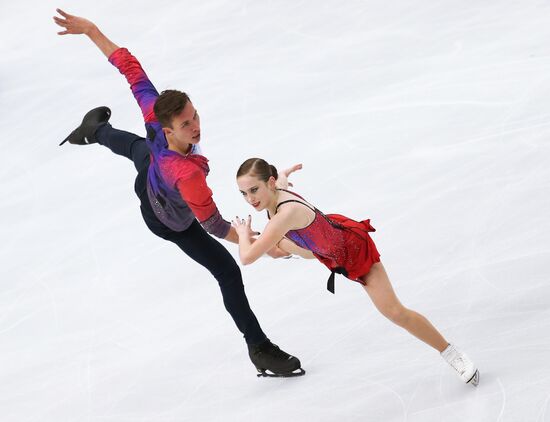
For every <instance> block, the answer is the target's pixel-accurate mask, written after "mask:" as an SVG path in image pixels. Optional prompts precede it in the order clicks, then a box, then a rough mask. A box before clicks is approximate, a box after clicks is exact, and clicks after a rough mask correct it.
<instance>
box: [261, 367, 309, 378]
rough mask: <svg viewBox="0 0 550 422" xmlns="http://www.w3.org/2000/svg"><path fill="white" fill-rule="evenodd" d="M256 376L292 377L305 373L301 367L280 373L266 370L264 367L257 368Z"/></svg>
mask: <svg viewBox="0 0 550 422" xmlns="http://www.w3.org/2000/svg"><path fill="white" fill-rule="evenodd" d="M258 372H259V374H258V377H261V378H294V377H301V376H302V375H305V373H306V371H305V370H303V369H302V368H299V369H297V370H296V371H293V372H286V373H281V374H276V373H273V372H271V371H266V370H265V369H258Z"/></svg>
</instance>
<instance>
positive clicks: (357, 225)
mask: <svg viewBox="0 0 550 422" xmlns="http://www.w3.org/2000/svg"><path fill="white" fill-rule="evenodd" d="M327 217H328V218H329V219H330V220H331V221H333V222H334V223H336V224H337V225H339V226H340V227H341V228H342V229H343V240H342V243H343V245H342V247H343V253H342V254H338V257H336V259H327V258H324V257H320V256H317V255H315V256H316V258H317V259H318V260H319V261H321V262H322V263H323V264H325V265H326V266H327V267H328V268H329V269H330V270H331V271H333V270H336V269H338V268H340V269H342V268H343V269H344V270H345V272H343V271H336V272H338V273H342V274H344V275H345V276H346V277H347V278H349V279H350V280H353V281H357V282H359V283H361V284H363V285H364V284H366V283H365V282H364V281H363V280H360V279H359V277H361V276H364V275H366V274H367V273H368V272H369V271H370V269H371V267H372V266H373V264H375V263H377V262H380V253H379V252H378V249H376V245H375V244H374V241H373V240H372V238H371V237H370V236H369V232H374V231H376V229H375V228H374V227H372V226H371V224H370V220H363V221H355V220H352V219H350V218H348V217H345V216H343V215H340V214H327Z"/></svg>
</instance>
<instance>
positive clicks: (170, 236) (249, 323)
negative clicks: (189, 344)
mask: <svg viewBox="0 0 550 422" xmlns="http://www.w3.org/2000/svg"><path fill="white" fill-rule="evenodd" d="M95 135H96V138H97V140H98V142H99V143H100V144H101V145H104V146H106V147H107V148H109V149H110V150H111V151H112V152H114V153H115V154H118V155H122V156H124V157H126V158H128V159H130V160H131V161H133V163H134V166H135V167H136V170H137V171H138V175H137V177H136V182H135V185H134V189H135V192H136V195H137V196H138V198H139V200H140V202H141V206H140V208H141V215H142V216H143V219H144V220H145V224H147V227H149V230H151V231H152V232H153V233H154V234H156V235H157V236H159V237H162V238H163V239H166V240H169V241H170V242H173V243H175V244H176V245H177V246H178V247H179V248H180V249H181V250H182V251H183V252H185V254H186V255H187V256H189V257H190V258H191V259H193V260H194V261H196V262H198V263H199V264H200V265H202V266H203V267H205V268H206V269H207V270H208V271H210V272H211V273H212V275H213V276H214V278H215V279H216V280H217V281H218V284H219V286H220V289H221V293H222V296H223V303H224V305H225V309H227V312H229V314H230V315H231V317H232V318H233V321H235V324H236V325H237V327H238V329H239V330H240V331H241V333H243V334H244V338H245V340H246V342H247V343H248V344H259V343H261V342H263V341H264V340H266V335H265V334H264V332H263V331H262V329H261V327H260V324H259V323H258V320H257V319H256V316H255V315H254V313H253V312H252V309H250V305H249V304H248V299H247V298H246V294H245V292H244V286H243V280H242V276H241V270H240V268H239V266H238V265H237V263H236V262H235V260H234V259H233V257H232V256H231V254H230V253H229V252H228V251H227V249H225V248H224V247H223V246H222V245H221V244H220V242H218V241H217V240H216V239H214V238H213V237H212V236H210V235H209V234H208V233H207V232H206V231H205V230H204V229H203V228H202V226H201V225H200V224H199V222H198V221H197V220H194V221H193V223H192V224H191V226H189V228H187V229H186V230H184V231H181V232H176V231H173V230H171V229H169V228H168V227H167V226H165V225H164V224H163V223H161V222H160V221H159V220H158V219H157V217H156V216H155V213H154V212H153V209H152V207H151V204H150V202H149V197H148V195H147V169H148V168H149V148H148V147H147V143H146V142H145V139H144V138H142V137H140V136H138V135H135V134H133V133H130V132H125V131H122V130H118V129H115V128H113V127H112V126H111V125H110V124H109V123H105V124H103V125H101V126H100V127H99V128H98V129H97V131H96V133H95Z"/></svg>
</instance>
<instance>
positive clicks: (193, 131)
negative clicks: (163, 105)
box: [163, 101, 201, 154]
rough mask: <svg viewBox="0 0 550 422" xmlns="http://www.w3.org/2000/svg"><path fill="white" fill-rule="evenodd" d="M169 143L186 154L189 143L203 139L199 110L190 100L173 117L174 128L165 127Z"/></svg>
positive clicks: (195, 142) (196, 142)
mask: <svg viewBox="0 0 550 422" xmlns="http://www.w3.org/2000/svg"><path fill="white" fill-rule="evenodd" d="M163 130H164V133H165V134H166V137H167V138H168V142H169V144H170V145H171V146H172V147H174V148H175V149H176V150H177V151H179V152H181V153H183V154H186V153H187V152H188V149H189V144H193V145H194V144H198V143H199V142H200V140H201V126H200V119H199V114H198V113H197V110H195V107H193V104H192V103H191V101H188V102H187V104H186V105H185V107H184V108H183V110H182V111H181V112H180V113H179V114H177V115H175V116H174V117H173V118H172V128H163Z"/></svg>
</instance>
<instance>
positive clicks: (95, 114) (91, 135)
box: [59, 106, 111, 145]
mask: <svg viewBox="0 0 550 422" xmlns="http://www.w3.org/2000/svg"><path fill="white" fill-rule="evenodd" d="M110 117H111V110H110V109H109V107H105V106H102V107H97V108H94V109H92V110H90V111H88V112H87V113H86V115H85V116H84V118H83V119H82V123H81V124H80V126H78V127H77V128H76V129H75V130H73V131H72V132H71V134H70V135H69V136H67V137H66V138H65V140H64V141H63V142H61V143H60V144H59V145H63V144H64V143H65V142H67V141H69V143H71V144H75V145H88V144H94V143H96V142H97V139H96V138H95V131H96V129H97V127H98V126H99V125H100V124H101V123H105V122H108V121H109V118H110Z"/></svg>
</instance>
